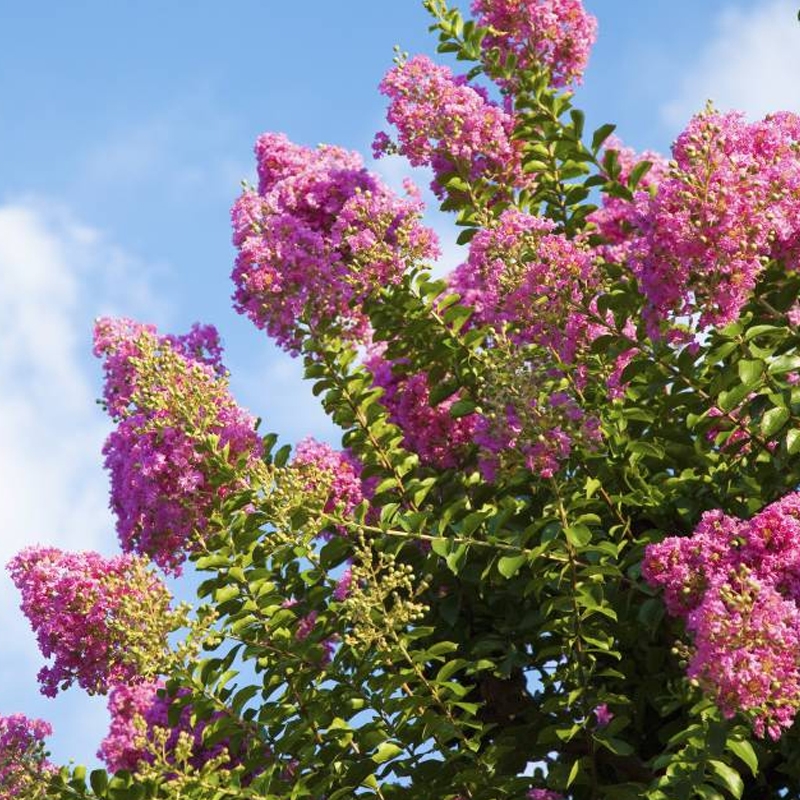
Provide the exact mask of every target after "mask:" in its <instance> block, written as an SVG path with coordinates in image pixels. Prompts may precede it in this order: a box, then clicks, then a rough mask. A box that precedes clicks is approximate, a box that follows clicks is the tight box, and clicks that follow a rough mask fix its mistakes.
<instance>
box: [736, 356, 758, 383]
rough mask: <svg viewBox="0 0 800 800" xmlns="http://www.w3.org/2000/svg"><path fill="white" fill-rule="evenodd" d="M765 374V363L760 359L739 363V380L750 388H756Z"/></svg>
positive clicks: (745, 360)
mask: <svg viewBox="0 0 800 800" xmlns="http://www.w3.org/2000/svg"><path fill="white" fill-rule="evenodd" d="M763 373H764V362H763V361H761V360H760V359H754V360H749V359H742V360H741V361H740V362H739V380H740V381H741V382H742V383H743V384H744V385H745V386H748V387H753V386H755V384H756V383H758V382H759V381H760V380H761V376H762V375H763Z"/></svg>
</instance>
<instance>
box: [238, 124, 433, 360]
mask: <svg viewBox="0 0 800 800" xmlns="http://www.w3.org/2000/svg"><path fill="white" fill-rule="evenodd" d="M255 151H256V159H257V164H258V171H259V187H258V191H257V192H256V191H253V190H247V191H245V192H244V193H243V194H242V195H241V197H240V198H239V199H238V200H237V201H236V203H235V204H234V206H233V209H232V211H231V218H232V222H233V230H234V232H233V241H234V244H235V245H236V247H237V250H238V256H237V259H236V266H235V268H234V270H233V274H232V278H233V281H234V283H235V284H236V291H235V293H234V304H235V308H236V310H237V311H238V312H239V313H241V314H245V315H246V316H247V317H249V318H250V319H251V320H252V321H253V322H254V323H255V324H256V326H258V327H259V328H261V329H263V330H265V331H266V332H267V333H268V334H269V335H270V336H271V337H273V338H274V339H275V340H276V341H277V343H278V344H279V345H280V346H281V347H283V348H284V349H285V350H288V351H289V352H291V353H293V354H297V353H299V351H300V349H301V347H302V342H303V339H304V336H306V335H307V334H309V333H319V332H320V331H321V330H322V329H325V328H329V327H331V326H332V327H333V328H335V330H336V332H337V333H338V334H339V335H341V336H344V337H346V338H351V339H354V340H357V341H360V340H361V339H362V338H363V337H364V336H365V334H366V331H367V318H366V316H365V315H364V313H363V312H362V311H361V310H360V308H359V306H360V304H361V303H362V302H363V301H364V300H365V299H366V298H367V297H368V296H370V295H372V294H374V293H376V292H377V291H379V290H380V289H381V288H382V287H385V286H388V285H391V284H393V283H397V282H398V281H399V280H400V279H401V277H402V275H403V273H404V272H405V270H406V268H407V267H408V266H409V265H411V264H413V263H416V262H419V261H422V260H425V259H431V258H435V257H436V256H437V255H438V252H439V251H438V243H437V240H436V237H435V235H434V233H433V232H432V231H431V230H430V229H429V228H426V227H425V226H423V225H422V224H421V223H420V217H421V212H422V204H421V202H420V201H419V200H418V199H402V198H399V197H397V196H396V195H394V194H393V193H392V192H391V191H390V190H389V189H388V188H387V187H386V186H384V185H383V184H382V183H381V181H380V180H379V179H378V178H377V177H376V176H375V175H373V174H372V173H369V172H367V170H366V169H364V165H363V163H362V161H361V158H360V156H359V155H358V154H357V153H353V152H349V151H347V150H343V149H342V148H339V147H333V146H329V145H323V146H320V147H319V148H317V149H316V150H312V149H310V148H307V147H302V146H300V145H296V144H294V143H292V142H290V141H289V140H288V139H287V138H286V137H285V136H283V135H282V134H275V133H265V134H263V135H262V136H260V137H259V139H258V141H257V142H256V147H255Z"/></svg>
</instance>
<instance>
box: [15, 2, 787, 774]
mask: <svg viewBox="0 0 800 800" xmlns="http://www.w3.org/2000/svg"><path fill="white" fill-rule="evenodd" d="M586 5H587V6H588V8H589V9H590V10H591V11H592V12H594V13H595V14H596V15H597V16H598V18H599V22H600V37H599V41H598V44H597V46H596V48H595V50H594V52H593V55H592V59H591V62H590V65H589V71H588V73H587V76H586V81H585V84H584V86H583V88H582V89H580V91H579V92H578V96H577V101H576V102H577V104H578V105H579V106H581V107H583V108H585V109H586V111H587V114H588V118H589V122H590V123H591V124H593V125H595V126H596V125H599V124H601V123H603V122H607V121H611V122H617V123H618V124H619V131H618V133H619V134H620V135H621V136H622V138H623V139H625V140H626V141H627V142H629V143H630V144H632V145H633V146H635V147H637V148H639V149H644V148H652V149H657V150H661V151H667V150H668V147H669V144H670V141H671V140H672V139H673V138H674V137H675V135H676V134H677V133H678V132H679V131H680V129H681V128H682V126H683V125H684V123H685V122H686V120H687V119H688V117H689V116H690V115H691V113H692V112H693V111H695V110H698V109H699V108H701V107H702V105H703V103H704V102H705V100H706V99H707V98H712V99H714V100H715V102H716V103H717V105H718V106H720V107H722V108H731V107H736V108H741V109H744V110H746V111H748V112H749V113H750V114H752V115H763V114H764V113H766V112H768V111H770V110H778V109H788V110H795V111H800V82H798V81H797V75H798V74H800V25H798V24H797V22H796V16H795V15H796V11H797V3H796V2H793V0H703V2H702V3H700V2H697V0H649V1H648V2H633V0H586ZM426 26H427V18H426V15H425V13H424V11H423V10H422V8H421V4H420V3H418V2H417V0H380V1H379V2H376V1H375V0H347V2H345V3H324V2H321V0H309V1H308V2H305V3H285V2H277V0H267V1H265V0H241V1H240V2H238V3H236V4H222V3H219V2H212V0H198V2H195V3H192V4H188V3H185V4H178V3H162V2H156V1H155V0H142V2H138V3H136V4H132V3H127V4H123V3H105V2H100V0H76V1H75V2H73V3H49V4H46V6H43V5H42V4H30V3H18V2H12V0H0V561H2V562H3V563H5V562H6V561H7V560H8V559H9V558H10V557H11V556H12V555H13V553H15V552H16V551H17V550H18V549H20V548H21V547H24V546H25V545H27V544H32V543H36V542H41V543H47V544H53V545H56V546H59V547H63V548H66V549H98V550H101V551H102V552H105V553H112V552H114V549H115V544H116V542H115V537H114V532H113V520H112V519H111V517H110V514H109V512H108V510H107V482H106V477H105V475H104V473H103V471H102V466H101V457H100V448H101V446H102V441H103V439H104V437H105V435H106V433H107V431H108V428H107V424H106V422H105V420H104V418H103V415H102V414H101V412H100V411H99V409H98V408H97V406H96V405H95V404H94V402H93V400H94V398H95V397H96V396H97V395H98V394H99V384H100V374H99V369H98V366H97V364H95V363H93V361H92V359H91V356H90V354H89V351H90V333H91V321H92V319H93V318H94V317H96V316H98V315H99V314H106V313H114V314H125V315H128V316H133V317H137V318H140V319H143V320H146V321H151V322H155V323H156V324H158V325H159V327H161V328H162V329H164V330H173V331H182V330H185V329H186V328H188V326H189V325H190V324H191V322H192V321H194V320H196V319H197V320H202V321H205V322H213V323H214V324H216V325H217V326H218V328H219V329H220V331H221V332H222V334H223V337H224V339H225V342H226V345H227V353H228V357H227V359H226V361H227V364H228V366H229V367H230V369H231V370H232V373H233V379H232V383H233V387H234V391H235V392H236V394H237V396H238V397H239V399H240V400H241V402H242V403H243V404H244V405H246V406H247V407H249V408H250V409H251V410H252V411H254V412H255V413H257V414H259V415H261V416H262V417H263V418H264V428H265V429H267V430H275V431H278V432H280V433H281V434H282V436H284V437H285V440H286V441H295V440H297V439H298V438H300V437H302V436H303V435H305V434H308V433H311V434H316V435H317V436H319V437H330V436H331V429H330V428H329V427H328V425H327V422H326V420H325V419H324V417H323V415H322V414H321V412H320V411H319V410H317V408H316V405H315V402H314V401H313V399H312V398H311V394H310V391H309V390H308V388H307V387H306V386H304V385H303V384H302V382H301V381H300V366H299V364H297V363H296V362H293V361H292V360H291V359H289V358H288V356H285V355H283V354H281V353H279V352H277V351H276V350H275V348H274V347H273V346H272V345H271V344H270V343H269V342H268V341H267V340H266V339H265V338H264V337H263V336H262V335H261V334H260V333H258V332H257V331H255V329H253V328H251V326H250V325H249V323H247V322H246V321H245V320H243V319H242V318H240V317H238V316H237V315H235V314H234V312H233V311H232V310H231V308H230V302H229V297H230V294H231V285H230V281H229V274H230V270H231V266H232V262H233V250H232V247H231V245H230V233H229V223H228V211H229V208H230V205H231V203H232V201H233V199H234V198H235V196H236V194H237V192H238V186H239V181H240V180H241V179H242V178H248V177H250V176H251V175H252V174H253V171H254V170H253V164H252V158H251V148H252V143H253V141H254V139H255V137H256V136H257V135H258V134H259V133H261V132H262V131H265V130H277V131H284V132H285V133H287V134H288V135H289V136H290V137H291V138H293V139H295V140H297V141H299V142H302V143H305V144H311V145H313V144H316V143H318V142H323V141H324V142H331V143H336V144H341V145H343V146H346V147H349V148H353V149H358V150H361V151H362V153H364V154H365V157H366V158H367V159H368V160H369V156H368V154H369V144H370V142H371V140H372V137H373V135H374V133H375V131H376V130H378V129H379V128H380V127H381V125H382V117H383V113H384V103H383V99H382V98H381V97H380V95H379V94H378V92H377V91H376V85H377V83H378V81H379V80H380V78H381V76H382V75H383V73H384V72H385V70H386V69H387V68H388V67H389V66H390V65H391V59H392V47H393V45H394V44H400V45H401V47H402V48H403V49H404V50H407V51H409V52H410V53H412V54H413V53H416V52H428V53H431V54H432V52H433V41H432V39H431V38H430V37H429V36H428V35H427V33H426ZM377 168H378V169H379V170H380V171H381V172H382V174H383V175H384V176H385V178H386V179H387V180H389V181H390V182H392V183H399V180H400V178H401V177H402V176H403V175H404V174H405V170H404V168H403V166H402V164H400V163H398V162H396V161H388V162H386V161H384V162H381V163H380V164H379V165H377ZM420 180H421V181H422V182H423V183H425V182H426V179H425V176H424V175H423V176H421V178H420ZM430 222H431V224H432V225H434V226H435V227H436V229H437V230H438V231H439V232H440V235H441V236H442V239H443V241H444V244H445V248H444V249H445V258H444V260H445V264H446V266H455V264H456V263H458V260H459V254H458V251H457V249H456V248H455V246H454V245H453V243H452V242H453V238H454V236H453V233H452V230H451V229H450V227H449V220H448V219H447V218H446V217H443V216H441V215H437V214H433V213H432V214H431V216H430ZM17 603H18V600H17V598H16V595H15V593H14V590H13V587H11V586H10V584H9V582H8V580H7V579H6V577H5V575H2V576H0V625H2V626H3V630H4V632H5V636H4V647H3V654H2V657H0V714H9V713H14V712H24V713H27V714H29V715H31V716H41V717H43V718H46V719H48V720H50V721H51V722H52V724H53V726H54V728H55V729H56V733H55V735H54V737H53V739H52V740H51V746H52V750H53V753H54V757H55V758H56V759H57V760H59V761H61V762H66V761H67V760H68V759H70V758H74V759H75V760H77V761H81V762H84V763H85V762H87V761H88V762H92V761H93V754H94V751H95V750H96V748H97V745H98V743H99V741H100V739H101V738H102V736H103V735H104V733H105V728H106V716H105V703H104V701H103V699H102V698H87V697H86V696H84V695H83V694H82V693H81V692H79V691H78V690H75V689H73V690H70V691H68V692H66V693H64V694H63V695H62V696H60V697H59V698H58V699H57V700H55V701H51V700H46V699H45V698H42V697H40V696H39V695H38V692H37V686H36V680H35V673H36V671H37V670H38V669H39V667H40V666H41V660H40V657H39V655H38V653H37V651H36V647H35V642H34V640H33V636H32V634H31V633H30V631H29V630H28V628H27V623H26V622H25V620H24V619H23V618H22V616H21V614H20V613H19V611H18V610H17Z"/></svg>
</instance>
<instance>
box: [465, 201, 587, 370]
mask: <svg viewBox="0 0 800 800" xmlns="http://www.w3.org/2000/svg"><path fill="white" fill-rule="evenodd" d="M554 228H555V225H554V223H553V222H552V221H551V220H548V219H544V218H541V217H535V216H532V215H530V214H525V213H524V212H522V211H518V210H516V209H514V208H509V209H507V210H506V211H504V212H503V213H502V214H501V215H500V217H499V218H498V219H497V222H496V224H495V225H494V226H493V227H491V228H486V229H484V230H481V231H479V232H478V233H477V234H476V235H475V236H474V238H473V239H472V241H471V242H470V248H469V256H468V258H467V260H466V262H465V263H463V264H462V265H461V266H459V267H458V268H457V269H456V270H455V272H454V273H453V275H452V276H451V279H450V287H451V289H452V290H453V291H454V292H457V293H458V294H460V295H461V298H462V303H464V305H468V306H472V308H473V309H474V310H475V313H474V315H473V317H472V318H471V320H470V323H471V324H472V325H489V326H491V327H493V328H504V327H506V328H508V329H509V332H510V333H511V335H512V338H513V339H514V340H515V341H517V342H519V343H524V344H530V343H535V344H538V345H540V346H541V347H543V348H546V349H548V350H552V351H553V352H554V353H556V354H557V356H558V358H559V359H561V361H564V362H567V363H571V362H573V361H574V360H575V357H576V355H577V354H578V352H579V351H580V350H581V348H582V347H583V346H584V345H585V344H587V343H588V342H589V341H591V339H592V338H593V337H594V335H596V330H595V326H593V325H592V324H591V323H590V320H589V317H588V315H587V309H589V308H590V306H591V301H592V299H593V298H594V296H595V295H596V293H597V291H598V287H599V273H598V272H597V271H596V270H595V265H594V261H593V258H592V255H591V253H590V252H589V250H588V249H587V248H586V247H584V246H582V245H581V244H579V243H576V242H575V241H574V240H571V239H567V238H566V237H565V236H563V235H562V234H560V233H556V232H554Z"/></svg>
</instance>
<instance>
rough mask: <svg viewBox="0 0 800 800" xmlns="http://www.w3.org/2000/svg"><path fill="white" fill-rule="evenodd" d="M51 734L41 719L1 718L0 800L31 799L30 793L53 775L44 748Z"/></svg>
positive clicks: (51, 766) (13, 715)
mask: <svg viewBox="0 0 800 800" xmlns="http://www.w3.org/2000/svg"><path fill="white" fill-rule="evenodd" d="M52 733H53V729H52V728H51V727H50V725H49V724H48V723H46V722H43V721H42V720H40V719H28V717H25V716H23V715H22V714H11V715H10V716H7V717H6V716H2V715H0V798H3V800H11V799H12V798H15V797H20V798H26V797H30V796H31V790H33V789H34V788H36V787H41V785H42V783H43V781H44V780H45V779H46V777H47V776H48V775H50V774H52V773H54V772H55V767H54V766H53V765H52V764H51V763H50V762H49V761H48V760H47V757H46V755H45V749H44V739H45V737H46V736H50V735H52Z"/></svg>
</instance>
